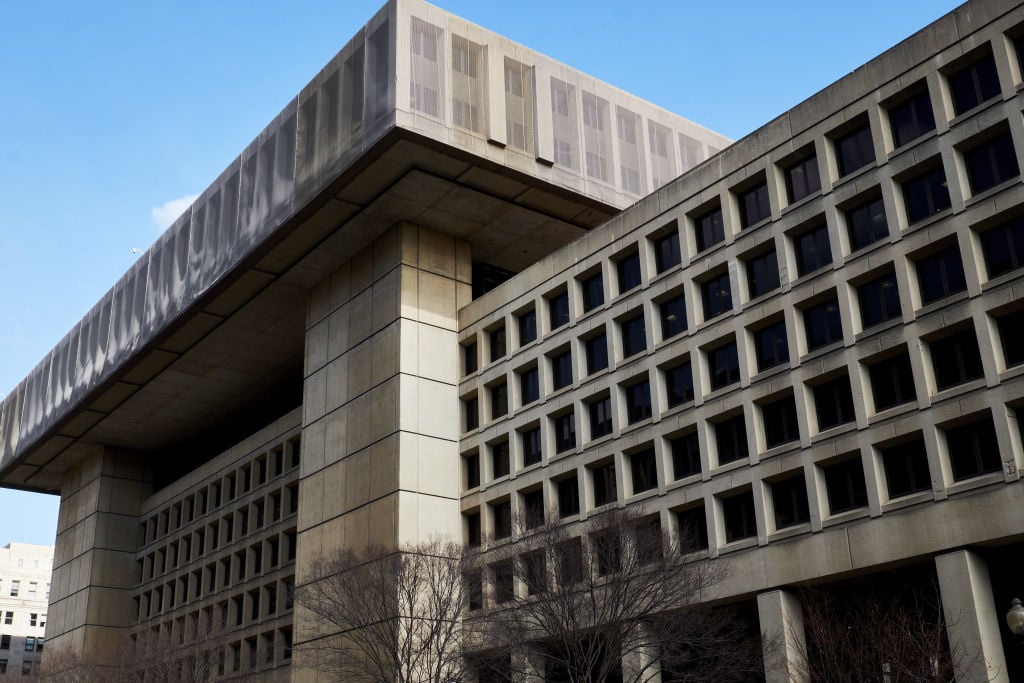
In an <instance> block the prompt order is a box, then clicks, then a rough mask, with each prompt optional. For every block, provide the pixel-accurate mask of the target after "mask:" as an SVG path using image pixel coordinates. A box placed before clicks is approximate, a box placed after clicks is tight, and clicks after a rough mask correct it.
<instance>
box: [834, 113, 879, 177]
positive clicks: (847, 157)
mask: <svg viewBox="0 0 1024 683" xmlns="http://www.w3.org/2000/svg"><path fill="white" fill-rule="evenodd" d="M835 149H836V161H837V162H838V164H839V175H840V176H846V175H849V174H851V173H853V172H854V171H856V170H858V169H861V168H864V167H865V166H867V165H868V164H870V163H873V162H874V161H875V146H874V143H873V142H872V140H871V126H870V125H868V124H867V122H865V123H864V124H863V125H862V126H860V127H858V128H856V129H854V130H852V131H850V132H848V133H845V134H843V135H841V136H839V137H837V138H836V139H835Z"/></svg>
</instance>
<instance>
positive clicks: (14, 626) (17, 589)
mask: <svg viewBox="0 0 1024 683" xmlns="http://www.w3.org/2000/svg"><path fill="white" fill-rule="evenodd" d="M52 571H53V546H45V545H30V544H28V543H8V544H7V545H5V546H4V547H3V548H0V674H8V675H20V674H30V673H38V672H39V662H40V661H41V659H42V652H43V642H44V635H45V629H46V611H47V608H48V603H49V598H50V573H51V572H52Z"/></svg>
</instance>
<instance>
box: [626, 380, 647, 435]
mask: <svg viewBox="0 0 1024 683" xmlns="http://www.w3.org/2000/svg"><path fill="white" fill-rule="evenodd" d="M626 416H627V419H628V420H629V423H630V424H633V423H634V422H639V421H640V420H646V419H647V418H649V417H650V416H651V382H650V381H649V380H646V379H645V380H644V381H642V382H637V383H636V384H631V385H630V386H628V387H626Z"/></svg>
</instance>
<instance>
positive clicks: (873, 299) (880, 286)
mask: <svg viewBox="0 0 1024 683" xmlns="http://www.w3.org/2000/svg"><path fill="white" fill-rule="evenodd" d="M857 300H858V301H859V302H860V322H861V326H862V327H863V328H864V329H868V328H869V327H873V326H875V325H878V324H881V323H884V322H885V321H887V320H892V319H893V318H899V317H900V314H901V311H900V290H899V287H897V285H896V273H893V272H889V273H885V274H884V275H882V276H881V277H877V278H875V279H874V280H870V281H868V282H865V283H864V284H862V285H860V286H859V287H857Z"/></svg>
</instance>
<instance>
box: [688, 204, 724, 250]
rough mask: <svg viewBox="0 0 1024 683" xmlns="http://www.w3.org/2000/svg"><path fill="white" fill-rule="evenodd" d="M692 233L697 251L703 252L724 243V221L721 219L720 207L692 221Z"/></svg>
mask: <svg viewBox="0 0 1024 683" xmlns="http://www.w3.org/2000/svg"><path fill="white" fill-rule="evenodd" d="M693 233H694V237H695V238H696V241H697V251H699V252H700V251H704V250H705V249H710V248H711V247H713V246H715V245H716V244H719V243H720V242H724V241H725V221H724V220H723V218H722V207H720V206H719V207H715V208H714V209H712V210H711V211H709V212H708V213H705V214H701V215H700V216H696V217H695V218H694V219H693Z"/></svg>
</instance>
